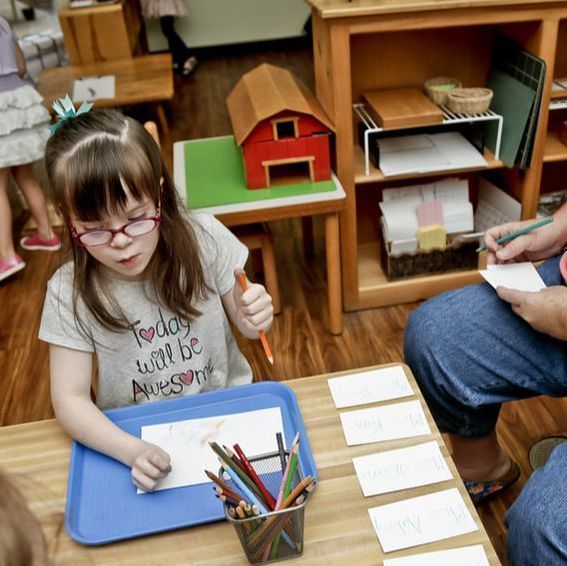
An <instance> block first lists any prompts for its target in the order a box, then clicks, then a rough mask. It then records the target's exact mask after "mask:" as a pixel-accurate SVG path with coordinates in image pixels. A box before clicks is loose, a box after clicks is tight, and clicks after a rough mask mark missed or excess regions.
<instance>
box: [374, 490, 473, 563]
mask: <svg viewBox="0 0 567 566" xmlns="http://www.w3.org/2000/svg"><path fill="white" fill-rule="evenodd" d="M368 513H369V515H370V520H371V521H372V524H373V525H374V529H375V530H376V534H377V535H378V540H379V541H380V545H381V546H382V550H383V551H384V552H392V551H394V550H399V549H401V548H410V547H412V546H417V545H419V544H426V543H428V542H433V541H436V540H444V539H448V538H452V537H455V536H458V535H463V534H465V533H471V532H473V531H478V527H477V525H476V523H475V522H474V519H473V518H472V516H471V514H470V512H469V510H468V509H467V506H466V505H465V502H464V501H463V498H462V497H461V494H460V493H459V491H458V490H457V488H452V489H446V490H444V491H437V492H435V493H430V494H428V495H422V496H420V497H413V498H411V499H404V500H402V501H397V502H396V503H389V504H387V505H381V506H379V507H373V508H371V509H368Z"/></svg>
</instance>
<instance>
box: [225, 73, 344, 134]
mask: <svg viewBox="0 0 567 566" xmlns="http://www.w3.org/2000/svg"><path fill="white" fill-rule="evenodd" d="M226 104H227V106H228V112H229V114H230V121H231V122H232V129H233V130H234V137H235V139H236V143H237V145H241V144H242V142H243V141H244V140H245V139H246V138H247V137H248V136H249V135H250V133H251V132H252V130H253V129H254V128H255V127H256V126H257V125H258V124H259V123H260V122H262V121H264V120H266V119H267V118H271V117H272V116H275V115H276V114H279V113H280V112H283V111H285V110H291V111H293V112H298V113H301V114H307V115H309V116H313V117H314V118H316V119H317V120H319V122H321V123H322V124H323V125H324V126H326V127H327V128H329V129H330V130H332V131H335V128H334V126H333V123H332V122H331V120H330V119H329V117H328V116H327V114H326V113H325V111H324V110H323V107H322V106H321V104H320V103H319V101H318V100H317V99H316V98H315V95H314V94H313V93H312V92H311V91H310V90H309V89H308V88H307V87H306V86H305V85H304V84H303V83H302V82H301V81H299V80H298V79H296V78H295V76H294V75H293V74H292V73H291V72H290V71H288V70H287V69H283V68H281V67H276V66H275V65H269V64H268V63H263V64H262V65H260V66H258V67H256V68H255V69H252V70H251V71H249V72H248V73H246V74H244V75H242V77H241V78H240V80H239V81H238V83H236V86H235V87H234V88H233V89H232V90H231V92H230V93H229V95H228V96H227V98H226Z"/></svg>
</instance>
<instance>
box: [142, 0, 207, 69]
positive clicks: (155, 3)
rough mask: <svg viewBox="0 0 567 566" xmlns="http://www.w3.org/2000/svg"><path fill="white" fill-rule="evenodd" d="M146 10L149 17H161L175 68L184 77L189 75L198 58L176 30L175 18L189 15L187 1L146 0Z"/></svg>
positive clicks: (160, 20) (162, 29) (161, 23)
mask: <svg viewBox="0 0 567 566" xmlns="http://www.w3.org/2000/svg"><path fill="white" fill-rule="evenodd" d="M144 12H145V13H144V15H145V16H146V17H147V18H159V23H160V26H161V31H162V33H163V35H164V36H165V38H166V39H167V44H168V45H169V51H170V52H171V55H172V57H173V68H174V69H175V70H176V72H177V73H179V74H180V75H181V76H182V77H188V76H189V75H190V74H191V73H192V72H193V71H194V70H195V67H196V66H197V58H196V57H193V56H192V55H191V54H190V52H189V48H188V47H187V45H185V42H184V41H183V40H182V39H181V37H179V34H178V33H177V32H176V31H175V18H182V17H184V16H186V15H187V6H186V5H185V1H184V0H146V4H145V9H144Z"/></svg>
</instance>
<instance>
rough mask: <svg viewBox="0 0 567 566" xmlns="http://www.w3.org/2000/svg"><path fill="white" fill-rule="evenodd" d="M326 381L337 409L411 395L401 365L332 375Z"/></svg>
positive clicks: (410, 389) (411, 392)
mask: <svg viewBox="0 0 567 566" xmlns="http://www.w3.org/2000/svg"><path fill="white" fill-rule="evenodd" d="M328 383H329V389H330V390H331V395H332V396H333V401H334V402H335V406H336V407H337V409H342V408H344V407H354V406H356V405H366V404H368V403H376V402H378V401H386V400H388V399H396V398H398V397H409V396H410V395H413V391H412V388H411V386H410V384H409V381H408V378H407V377H406V374H405V372H404V369H403V368H402V366H392V367H387V368H380V369H373V370H370V371H363V372H360V373H353V374H351V375H343V376H341V377H333V378H332V379H329V380H328Z"/></svg>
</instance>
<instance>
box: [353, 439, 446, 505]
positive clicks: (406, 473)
mask: <svg viewBox="0 0 567 566" xmlns="http://www.w3.org/2000/svg"><path fill="white" fill-rule="evenodd" d="M352 462H353V464H354V468H355V470H356V475H357V476H358V481H359V482H360V486H361V488H362V492H363V493H364V495H365V496H366V497H369V496H371V495H378V494H379V493H388V492H391V491H399V490H401V489H409V488H412V487H417V486H420V485H428V484H432V483H438V482H442V481H446V480H450V479H451V478H452V477H453V475H452V474H451V471H450V470H449V467H448V466H447V463H446V462H445V458H443V454H441V450H439V446H438V444H437V442H435V441H433V442H426V443H425V444H418V445H416V446H410V447H409V448H401V449H398V450H389V451H387V452H381V453H380V454H370V455H369V456H360V457H358V458H353V460H352Z"/></svg>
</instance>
